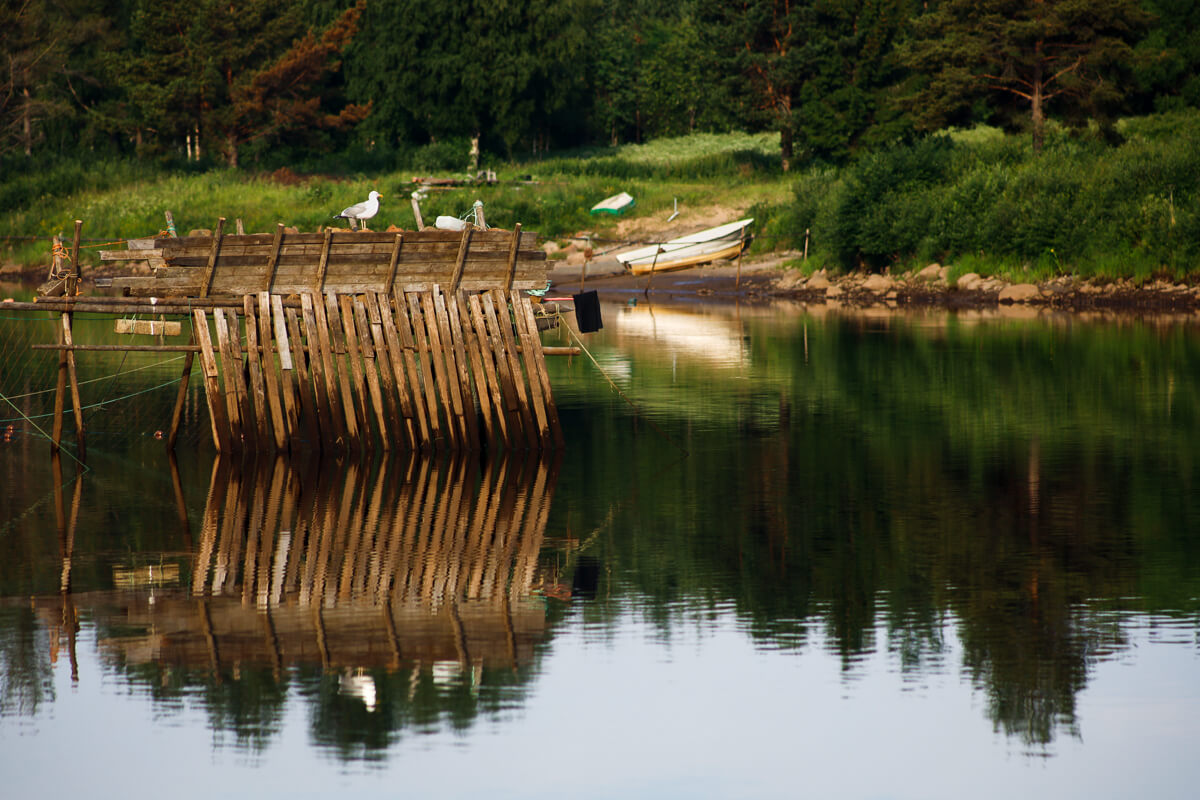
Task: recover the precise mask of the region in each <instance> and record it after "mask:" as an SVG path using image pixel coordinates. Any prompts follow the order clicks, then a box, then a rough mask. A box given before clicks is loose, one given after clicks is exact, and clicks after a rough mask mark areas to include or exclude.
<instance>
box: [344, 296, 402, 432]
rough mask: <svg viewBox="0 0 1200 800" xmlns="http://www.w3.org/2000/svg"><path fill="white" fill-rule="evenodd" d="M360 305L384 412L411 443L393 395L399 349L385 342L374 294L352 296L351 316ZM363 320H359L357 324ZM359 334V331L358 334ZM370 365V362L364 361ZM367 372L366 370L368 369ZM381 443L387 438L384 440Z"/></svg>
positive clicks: (394, 394) (395, 391) (356, 314)
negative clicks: (353, 297) (372, 347)
mask: <svg viewBox="0 0 1200 800" xmlns="http://www.w3.org/2000/svg"><path fill="white" fill-rule="evenodd" d="M360 305H361V306H363V307H364V308H365V312H366V322H365V324H366V325H367V326H368V328H369V330H370V335H371V342H372V343H373V344H374V346H375V368H376V369H377V370H378V371H379V379H380V381H381V383H382V386H381V389H380V391H381V392H382V395H383V401H384V404H385V406H386V408H385V411H384V415H385V416H386V417H388V418H390V419H391V420H392V422H393V423H395V428H396V430H397V431H398V433H397V435H398V436H399V438H400V439H402V440H403V444H404V446H405V447H412V439H411V437H409V436H408V435H407V434H408V426H407V425H406V424H405V422H406V420H405V417H404V414H403V413H402V412H401V411H400V406H399V402H398V399H397V379H396V374H395V369H394V364H395V363H396V361H394V360H393V359H396V360H397V361H398V358H397V357H398V356H399V353H394V354H393V353H392V352H391V349H392V348H391V347H390V346H389V344H388V341H387V337H386V336H385V335H384V332H383V318H382V316H381V315H380V313H379V305H378V303H377V301H376V296H375V295H374V294H367V295H364V296H362V297H359V298H356V299H355V301H354V312H355V316H354V318H355V320H358V308H359V306H360ZM362 324H363V323H360V326H361V325H362ZM362 335H363V334H362V332H361V331H360V333H359V336H360V337H361V336H362ZM368 366H370V362H368ZM368 374H369V372H368ZM399 385H400V386H403V385H404V378H403V376H401V377H400V378H399ZM384 444H385V446H386V445H387V444H388V442H387V441H386V440H385V441H384Z"/></svg>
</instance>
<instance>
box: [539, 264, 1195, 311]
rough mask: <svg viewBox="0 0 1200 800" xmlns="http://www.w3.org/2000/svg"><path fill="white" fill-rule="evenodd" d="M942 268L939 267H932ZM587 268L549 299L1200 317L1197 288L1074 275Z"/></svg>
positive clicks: (561, 269) (560, 272) (563, 277)
mask: <svg viewBox="0 0 1200 800" xmlns="http://www.w3.org/2000/svg"><path fill="white" fill-rule="evenodd" d="M932 266H935V267H936V266H937V265H932ZM597 271H598V272H599V273H600V274H595V273H594V272H593V270H592V269H591V267H589V270H588V275H587V277H586V279H585V278H584V277H583V276H582V268H581V267H579V266H574V265H572V266H567V265H559V266H556V267H555V268H554V270H553V272H552V281H553V283H552V286H551V288H550V291H549V293H548V294H549V295H553V296H557V297H563V296H569V295H571V294H574V293H575V292H578V291H580V289H581V287H582V288H585V289H592V290H595V291H597V292H598V293H599V295H600V297H601V299H602V300H605V301H608V302H619V301H625V300H629V299H636V301H637V302H645V301H654V302H669V303H692V302H697V301H699V302H704V303H741V302H771V301H775V300H789V301H792V302H797V303H801V304H805V305H823V306H827V307H831V308H876V309H895V310H903V309H913V310H938V309H943V310H947V311H965V310H972V311H974V310H988V309H996V310H1010V311H1012V312H1013V313H1016V314H1021V312H1024V313H1023V314H1022V315H1032V314H1036V313H1039V312H1042V311H1057V312H1105V313H1116V314H1129V315H1135V316H1136V315H1142V314H1154V315H1161V314H1169V315H1200V286H1186V285H1179V284H1168V283H1164V282H1152V283H1147V284H1143V285H1136V284H1134V283H1132V282H1129V281H1113V282H1106V283H1094V282H1089V281H1082V280H1078V279H1075V278H1072V277H1070V276H1063V277H1059V278H1055V279H1053V280H1050V281H1045V282H1041V283H1038V284H1010V283H1007V282H1004V281H1000V280H996V279H982V278H978V277H977V276H964V278H965V279H966V280H965V281H964V280H962V279H960V280H959V281H958V283H957V284H956V285H950V283H948V282H947V280H946V279H945V270H944V268H941V269H938V270H936V271H934V270H930V269H928V268H927V270H926V271H924V272H925V274H924V275H921V274H920V273H906V274H902V275H898V276H880V275H871V274H866V273H852V274H849V275H841V276H826V275H824V274H822V273H817V274H816V275H814V276H813V277H812V278H803V277H802V276H800V275H799V274H798V273H797V272H796V271H795V270H783V269H780V268H779V266H778V263H777V260H776V259H767V260H763V261H759V262H757V263H749V262H748V263H743V264H742V266H741V270H740V276H739V270H738V268H737V266H736V265H734V264H727V263H726V264H717V265H705V266H701V267H693V268H689V269H685V270H679V271H675V272H667V273H661V274H655V275H653V276H634V275H632V274H630V273H627V272H621V271H617V270H616V269H613V268H604V267H603V266H602V267H601V269H600V270H597Z"/></svg>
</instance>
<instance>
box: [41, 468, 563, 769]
mask: <svg viewBox="0 0 1200 800" xmlns="http://www.w3.org/2000/svg"><path fill="white" fill-rule="evenodd" d="M557 472H558V464H557V462H554V461H546V460H543V459H540V458H537V457H532V458H530V459H528V460H516V459H509V460H500V461H496V462H492V463H488V464H481V463H480V462H479V461H477V460H470V459H449V460H445V461H438V460H430V459H421V458H412V459H410V460H400V461H382V462H376V463H374V464H370V465H364V464H358V463H354V462H349V463H336V464H330V463H328V462H315V463H312V464H308V465H301V466H295V465H293V464H291V463H289V462H288V461H285V460H283V459H278V460H275V461H273V462H268V463H267V464H265V465H260V466H253V465H252V466H250V467H248V468H244V467H242V466H241V465H232V464H229V463H227V462H223V461H220V460H218V462H217V463H215V464H214V467H213V472H212V480H211V487H210V490H209V494H208V498H207V501H206V503H205V509H204V514H203V518H202V522H201V524H200V528H199V531H198V534H199V535H198V537H195V536H194V534H193V536H194V545H195V549H194V552H193V553H191V554H188V555H187V556H185V557H182V558H181V557H179V556H178V554H171V553H161V554H149V553H143V554H139V558H140V559H141V560H142V562H143V563H145V561H146V560H147V559H148V560H157V561H158V562H159V563H158V565H156V566H155V567H153V568H147V567H141V568H139V569H129V568H120V569H117V568H114V582H113V586H114V588H113V589H112V590H101V591H95V592H92V591H86V592H81V593H76V592H74V591H72V590H71V588H70V583H71V581H70V561H71V553H70V551H69V547H70V544H69V543H70V541H71V537H70V536H69V535H68V536H64V537H62V539H61V541H62V542H63V543H64V553H63V564H64V568H63V593H62V594H61V595H60V596H57V597H55V596H49V597H42V598H38V599H37V600H35V603H36V604H37V606H38V607H39V612H40V615H41V616H42V617H43V619H44V620H45V621H46V622H47V623H49V627H50V628H51V631H52V633H51V637H52V639H55V640H57V639H61V638H66V636H67V635H69V638H70V640H71V641H70V642H69V643H68V644H69V646H70V654H71V662H72V675H73V677H76V676H77V675H78V667H77V665H76V660H75V653H74V630H75V627H76V626H74V625H68V626H62V625H61V624H60V622H59V620H67V619H71V618H74V619H78V618H80V617H81V616H84V617H88V618H91V619H92V620H93V621H94V626H95V630H96V639H97V643H98V645H99V649H100V652H101V654H102V657H103V658H104V660H106V661H108V662H109V663H111V664H113V665H115V666H117V667H118V669H120V670H122V671H123V672H124V673H125V674H126V675H127V678H128V680H129V681H130V683H131V684H132V685H134V686H137V685H144V686H146V687H147V689H146V690H147V691H148V692H149V693H151V694H152V695H155V696H157V697H160V698H162V699H167V700H170V697H171V696H172V695H174V694H177V693H189V692H193V691H194V690H195V688H196V687H200V690H201V694H202V695H203V696H204V697H205V705H206V706H209V711H210V716H212V717H213V718H214V722H215V723H216V724H217V725H218V727H225V726H226V724H227V723H228V724H229V725H230V726H231V727H232V729H233V730H234V731H235V732H236V733H238V734H239V739H241V738H242V734H245V735H246V736H248V737H250V739H251V741H250V744H251V746H254V747H255V748H257V747H258V746H261V745H262V744H263V742H262V741H254V740H258V739H262V738H270V737H272V736H274V735H277V734H278V723H281V721H282V713H283V706H284V705H285V703H286V696H287V694H288V687H289V685H292V684H294V683H295V682H296V681H299V683H300V694H301V696H303V697H309V698H312V700H313V702H315V703H316V704H317V706H318V708H317V710H316V712H315V713H314V715H313V718H314V720H315V722H314V735H315V736H316V738H317V739H318V740H319V741H325V742H326V743H328V744H331V745H333V746H335V747H337V748H338V749H342V747H343V745H344V744H345V741H346V739H347V738H349V739H350V740H353V741H356V742H357V744H358V745H363V744H366V745H369V744H370V743H371V742H372V741H374V742H375V743H376V744H378V745H379V746H383V745H385V744H386V740H387V739H388V738H389V735H390V733H392V732H394V731H396V730H398V729H400V728H402V727H404V726H405V720H406V719H409V718H411V719H415V720H421V721H422V724H423V726H424V727H425V728H428V726H429V725H430V724H435V723H436V721H437V720H438V719H439V718H441V717H442V716H446V717H447V718H448V719H449V718H451V717H452V718H453V724H454V725H456V726H457V725H461V724H463V723H464V722H465V721H466V720H467V719H470V718H472V717H473V716H474V713H475V712H474V711H464V699H463V695H466V696H468V700H467V701H466V705H467V706H471V704H472V703H473V702H475V701H477V700H478V699H479V693H480V690H481V687H483V686H484V685H485V684H487V685H490V686H491V687H492V690H493V691H491V694H490V695H488V699H489V700H494V699H496V698H497V697H500V699H501V701H503V700H505V699H506V698H507V699H512V700H514V701H515V700H516V699H517V698H508V697H507V695H506V694H505V693H506V692H507V693H508V694H511V693H512V692H513V691H514V690H517V691H518V694H519V692H520V691H523V690H522V689H520V687H521V686H522V685H523V684H524V683H526V682H527V680H528V670H526V669H525V667H528V666H529V665H530V663H531V661H532V660H533V658H534V655H535V647H536V645H537V644H538V643H539V642H540V641H542V640H543V639H544V638H545V636H546V629H547V604H546V601H545V599H544V597H543V595H542V580H543V577H542V572H541V571H540V570H539V554H540V552H541V550H542V547H543V542H544V538H545V529H546V521H547V517H548V514H549V510H550V506H551V500H552V497H553V493H554V486H555V482H556V477H557ZM77 500H78V495H77V496H76V502H77ZM189 562H190V563H189ZM118 573H119V574H118ZM189 576H190V580H189ZM548 588H549V589H550V592H549V593H554V591H555V590H556V587H555V588H550V587H548ZM85 679H86V676H85ZM231 704H232V705H231ZM502 704H505V703H503V702H502ZM234 706H235V707H234ZM347 707H349V708H351V709H353V708H357V709H358V711H357V712H347V711H346V708H347ZM339 709H340V710H339ZM385 709H386V710H387V712H388V713H387V714H385V715H383V716H384V717H385V718H384V719H381V720H379V721H378V722H377V723H376V722H370V723H368V722H364V721H363V720H361V719H360V720H358V721H357V722H354V723H353V724H349V725H348V726H347V724H346V721H345V719H344V717H345V714H346V713H352V714H358V715H361V714H362V713H364V711H365V713H367V714H372V715H375V716H378V714H376V713H375V712H379V711H383V710H385ZM464 713H465V714H466V719H464ZM371 730H375V733H374V734H372V733H371V732H370V731H371ZM381 732H382V736H381V735H380V734H381Z"/></svg>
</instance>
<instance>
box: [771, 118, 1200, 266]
mask: <svg viewBox="0 0 1200 800" xmlns="http://www.w3.org/2000/svg"><path fill="white" fill-rule="evenodd" d="M1119 131H1120V133H1121V134H1122V136H1123V138H1124V140H1123V141H1122V142H1121V143H1120V144H1118V145H1115V146H1114V145H1110V144H1106V143H1104V142H1102V141H1100V140H1098V139H1089V138H1080V137H1078V136H1071V135H1068V134H1066V133H1063V132H1058V133H1056V134H1054V135H1052V136H1051V137H1050V139H1049V141H1048V142H1047V146H1046V149H1045V150H1044V151H1043V152H1042V153H1041V154H1040V155H1036V156H1035V155H1034V154H1033V153H1032V151H1031V149H1030V146H1029V142H1028V140H1027V138H1025V137H1013V136H1006V135H1004V134H1003V133H1002V132H1000V131H996V130H986V129H984V130H980V129H976V130H973V131H968V132H963V133H949V134H942V135H938V136H933V137H930V138H927V139H923V140H920V141H917V142H914V143H911V144H904V145H896V146H893V147H890V148H887V149H885V150H881V151H878V152H874V153H871V154H868V155H865V156H863V157H862V158H860V159H858V160H857V161H856V162H855V163H853V164H851V165H849V166H847V167H845V168H842V169H828V168H824V169H823V168H816V169H811V170H808V171H807V172H804V173H803V174H801V175H800V176H799V177H798V178H797V180H796V184H795V195H794V198H793V199H792V200H790V201H789V202H787V203H784V204H781V205H779V206H764V207H760V208H758V209H756V210H755V211H756V212H757V213H756V216H758V217H759V218H760V219H763V218H765V219H766V220H767V221H766V223H765V225H764V227H763V230H762V236H761V237H760V238H761V240H762V241H760V246H767V247H778V246H788V247H793V248H800V247H802V246H803V242H804V232H805V231H806V230H807V231H809V242H810V253H809V256H810V257H809V261H808V266H809V268H810V269H817V268H822V267H833V268H836V269H838V270H843V271H848V270H855V269H865V270H868V271H876V272H878V271H883V270H885V269H888V268H891V269H892V270H893V271H894V270H898V269H909V268H912V267H913V266H921V265H923V264H926V263H929V262H931V261H939V262H943V263H949V264H954V265H955V272H958V273H963V272H978V273H980V274H981V275H989V274H996V275H1002V276H1004V277H1007V278H1009V279H1010V280H1044V279H1046V278H1050V277H1054V276H1056V275H1063V274H1069V275H1074V276H1076V277H1080V278H1100V279H1104V278H1121V277H1125V278H1134V279H1137V280H1145V279H1148V278H1151V277H1162V278H1171V279H1184V278H1188V277H1194V276H1195V275H1196V274H1197V273H1200V148H1198V147H1196V144H1195V143H1196V142H1197V141H1200V115H1198V114H1195V113H1181V114H1172V115H1161V116H1155V117H1149V118H1141V119H1136V120H1128V121H1126V122H1125V123H1123V124H1122V125H1120V126H1119Z"/></svg>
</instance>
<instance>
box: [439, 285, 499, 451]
mask: <svg viewBox="0 0 1200 800" xmlns="http://www.w3.org/2000/svg"><path fill="white" fill-rule="evenodd" d="M447 310H448V311H449V312H450V326H451V327H452V328H453V329H454V330H456V331H458V332H459V337H460V338H461V340H462V342H463V344H464V347H465V349H466V358H465V360H466V361H469V362H470V365H471V373H472V375H473V376H474V379H475V397H476V399H477V400H478V402H479V417H480V418H481V419H482V420H483V429H484V430H483V433H484V439H485V441H486V442H488V443H490V442H493V441H495V438H496V431H495V430H494V428H493V427H492V398H491V389H490V388H489V386H488V382H487V374H486V373H485V372H484V367H483V353H482V351H481V349H480V346H479V337H478V336H476V334H475V327H474V325H473V324H472V322H471V312H470V309H468V308H467V299H466V297H465V296H463V294H462V293H461V292H460V293H458V294H455V295H453V296H452V297H450V298H448V302H447ZM460 363H461V362H460Z"/></svg>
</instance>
